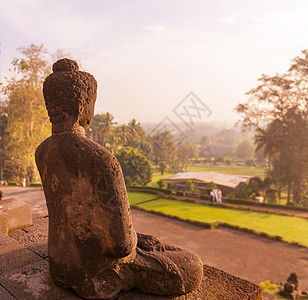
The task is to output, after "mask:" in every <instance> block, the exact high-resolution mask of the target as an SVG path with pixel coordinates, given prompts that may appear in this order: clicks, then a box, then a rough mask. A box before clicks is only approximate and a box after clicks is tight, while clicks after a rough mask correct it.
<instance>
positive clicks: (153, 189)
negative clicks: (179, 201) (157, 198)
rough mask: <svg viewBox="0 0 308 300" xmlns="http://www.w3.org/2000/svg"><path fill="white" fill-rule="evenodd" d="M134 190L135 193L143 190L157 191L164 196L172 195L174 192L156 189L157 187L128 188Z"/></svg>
mask: <svg viewBox="0 0 308 300" xmlns="http://www.w3.org/2000/svg"><path fill="white" fill-rule="evenodd" d="M131 189H133V190H134V191H138V190H142V191H145V190H147V191H156V192H160V193H164V194H172V191H171V190H169V189H161V188H156V187H151V186H128V187H127V190H131Z"/></svg>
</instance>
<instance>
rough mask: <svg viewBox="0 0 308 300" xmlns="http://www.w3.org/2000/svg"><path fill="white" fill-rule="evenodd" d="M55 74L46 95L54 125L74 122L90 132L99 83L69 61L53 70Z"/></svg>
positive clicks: (60, 63)
mask: <svg viewBox="0 0 308 300" xmlns="http://www.w3.org/2000/svg"><path fill="white" fill-rule="evenodd" d="M52 70H53V73H52V74H50V75H49V76H48V77H47V78H46V79H45V82H44V85H43V93H44V99H45V103H46V108H47V110H48V115H49V118H50V121H51V123H52V124H58V123H62V122H64V121H66V120H72V123H79V125H80V126H82V127H84V128H85V129H87V128H88V127H89V126H90V124H91V122H92V119H93V116H94V106H95V101H96V90H97V83H96V80H95V78H94V77H93V76H92V75H91V74H89V73H86V72H81V71H79V67H78V64H77V63H76V62H75V61H74V60H70V59H67V58H64V59H60V60H58V61H57V62H56V63H54V65H53V67H52Z"/></svg>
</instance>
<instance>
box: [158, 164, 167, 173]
mask: <svg viewBox="0 0 308 300" xmlns="http://www.w3.org/2000/svg"><path fill="white" fill-rule="evenodd" d="M166 169H167V164H166V163H165V162H163V161H162V162H160V163H159V171H160V173H161V175H164V173H165V171H166Z"/></svg>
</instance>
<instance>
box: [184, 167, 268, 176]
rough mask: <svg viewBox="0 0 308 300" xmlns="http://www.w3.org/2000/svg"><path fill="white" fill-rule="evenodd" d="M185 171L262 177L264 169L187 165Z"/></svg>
mask: <svg viewBox="0 0 308 300" xmlns="http://www.w3.org/2000/svg"><path fill="white" fill-rule="evenodd" d="M187 171H191V172H218V173H224V174H230V175H248V176H254V177H261V178H262V179H263V178H264V169H261V168H254V167H239V166H201V165H189V166H188V167H187Z"/></svg>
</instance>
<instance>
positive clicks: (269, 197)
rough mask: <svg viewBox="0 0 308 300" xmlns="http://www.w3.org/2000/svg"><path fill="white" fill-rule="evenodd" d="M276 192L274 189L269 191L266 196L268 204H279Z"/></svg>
mask: <svg viewBox="0 0 308 300" xmlns="http://www.w3.org/2000/svg"><path fill="white" fill-rule="evenodd" d="M276 192H277V191H276V190H274V189H268V190H267V191H266V192H265V195H266V200H267V201H268V203H277V201H276Z"/></svg>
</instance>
